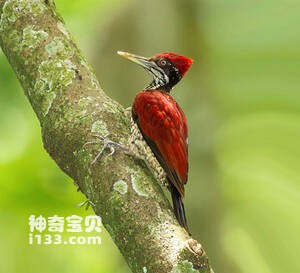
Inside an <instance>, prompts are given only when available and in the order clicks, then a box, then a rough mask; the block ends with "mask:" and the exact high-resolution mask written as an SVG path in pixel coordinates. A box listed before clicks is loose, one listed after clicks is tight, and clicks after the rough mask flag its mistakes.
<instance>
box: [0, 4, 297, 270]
mask: <svg viewBox="0 0 300 273" xmlns="http://www.w3.org/2000/svg"><path fill="white" fill-rule="evenodd" d="M55 2H56V6H57V9H58V11H59V12H60V14H61V15H62V16H63V18H64V19H65V22H66V24H67V27H68V28H69V29H70V31H71V33H72V34H73V36H74V37H75V39H76V41H77V42H78V45H79V47H80V48H81V49H82V51H83V52H84V54H85V55H86V56H87V58H88V60H89V62H90V63H91V64H92V66H93V67H94V69H95V71H96V74H97V76H98V78H99V80H100V82H101V85H102V87H103V88H104V90H105V91H106V92H107V93H108V94H109V95H110V96H111V97H113V98H114V99H116V100H118V101H119V102H121V103H122V104H123V105H124V106H126V107H127V106H130V104H131V102H132V100H133V98H134V95H135V93H136V92H137V91H139V90H140V89H141V88H143V87H144V86H145V85H146V84H148V82H149V81H150V78H149V77H148V76H147V75H146V74H145V72H144V71H142V69H139V68H137V67H136V66H134V65H133V64H131V63H129V62H127V61H125V60H123V59H121V58H120V57H119V56H117V55H116V51H117V50H124V51H129V52H132V53H136V54H140V55H145V56H151V55H153V54H155V53H158V52H161V51H175V52H178V53H181V54H184V55H187V56H189V57H192V58H193V59H194V60H195V63H194V65H193V66H192V68H191V69H190V71H189V73H188V74H187V75H186V77H185V79H184V80H183V81H182V82H181V83H180V84H179V85H178V86H177V88H176V89H175V91H174V92H173V94H174V96H175V98H176V99H177V101H178V102H179V104H180V105H181V106H182V108H183V109H184V111H185V112H186V115H187V119H188V122H189V134H190V137H189V143H190V179H189V183H188V185H187V187H186V200H185V203H186V210H187V217H188V220H189V223H190V229H191V231H192V233H193V235H194V237H195V238H196V239H198V240H200V241H201V242H202V243H203V245H204V247H205V249H206V250H207V253H208V255H209V257H210V260H211V263H212V265H213V267H214V269H215V272H216V273H218V272H223V273H240V272H243V273H253V272H255V273H271V272H272V273H283V272H292V273H297V272H300V259H299V258H298V254H299V253H300V145H299V141H300V92H299V87H300V69H299V61H300V54H299V53H300V50H299V48H300V28H299V27H298V26H299V20H300V16H299V14H300V3H299V1H293V0H273V1H271V0H260V1H258V0H252V1H250V0H248V1H247V0H246V1H238V0H226V1H225V0H215V1H209V0H176V1H175V0H174V1H171V0H164V1H159V0H152V1H138V0H125V1H121V0H110V1H109V0H98V1H97V0H86V1H80V0H72V1H71V0H56V1H55ZM0 128H1V129H0V186H1V198H0V213H1V218H0V242H1V244H0V257H1V262H0V272H9V273H10V272H11V273H14V272H32V273H34V272H41V271H42V272H44V273H47V272H64V273H69V272H70V273H71V272H72V273H74V272H75V273H77V272H78V273H81V272H90V273H92V272H98V273H99V272H103V273H104V272H105V273H110V272H114V273H129V272H130V270H129V268H128V267H127V265H126V264H125V262H124V261H123V258H122V256H121V255H120V253H119V252H118V250H117V248H116V247H115V246H114V244H113V242H112V240H111V239H110V237H109V235H108V233H107V232H106V231H102V233H101V238H102V244H101V245H83V246H82V245H76V246H68V245H59V246H56V245H51V246H49V245H37V244H34V245H29V244H28V233H29V226H28V217H29V216H30V215H31V214H35V215H43V216H45V217H47V216H52V215H54V214H58V215H61V216H69V215H72V214H76V215H81V216H84V215H89V214H92V211H91V210H88V211H86V210H84V209H83V208H78V207H77V206H76V204H78V203H80V202H82V201H84V197H83V196H82V195H81V194H80V193H77V192H76V187H75V186H74V185H73V183H72V181H71V179H70V178H68V177H67V176H66V175H64V174H63V173H62V172H61V171H60V170H59V168H58V167H57V166H56V165H55V163H54V162H53V161H52V160H51V159H50V158H49V156H48V155H47V154H46V152H45V151H44V149H43V145H42V142H41V135H40V127H39V123H38V120H37V118H36V117H35V115H34V113H33V111H32V109H31V107H30V105H29V103H28V101H27V100H26V98H25V96H24V95H23V91H22V90H21V87H20V85H19V83H18V82H17V80H16V77H15V75H14V73H13V71H12V69H11V68H10V66H9V64H8V62H7V60H6V58H5V56H4V55H3V53H2V52H1V51H0ZM141 272H142V270H141Z"/></svg>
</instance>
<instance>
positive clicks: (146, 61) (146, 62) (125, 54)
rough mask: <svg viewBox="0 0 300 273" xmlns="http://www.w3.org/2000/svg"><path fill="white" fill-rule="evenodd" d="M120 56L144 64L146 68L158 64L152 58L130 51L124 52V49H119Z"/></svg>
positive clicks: (148, 68)
mask: <svg viewBox="0 0 300 273" xmlns="http://www.w3.org/2000/svg"><path fill="white" fill-rule="evenodd" d="M117 53H118V54H119V55H120V56H122V57H124V58H126V59H128V60H130V61H132V62H134V63H136V64H138V65H140V66H142V67H143V68H145V69H146V70H150V69H151V67H152V68H153V67H155V66H156V64H155V62H153V61H152V60H151V59H150V58H145V57H142V56H138V55H134V54H131V53H128V52H123V51H118V52H117Z"/></svg>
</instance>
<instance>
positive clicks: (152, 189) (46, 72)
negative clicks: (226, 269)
mask: <svg viewBox="0 0 300 273" xmlns="http://www.w3.org/2000/svg"><path fill="white" fill-rule="evenodd" d="M0 15H1V18H0V46H1V47H2V50H3V52H4V53H5V55H6V56H7V58H8V60H9V62H10V64H11V66H12V68H13V69H14V71H15V74H16V76H17V78H18V79H19V81H20V83H21V85H22V87H23V89H24V92H25V95H26V96H27V98H28V99H29V101H30V104H31V105H32V107H33V109H34V111H35V113H36V115H37V117H38V119H39V121H40V124H41V128H42V136H43V142H44V147H45V149H46V150H47V152H48V153H49V155H50V156H51V157H52V158H53V159H54V160H55V162H56V163H57V164H58V166H59V167H60V168H61V169H62V170H63V171H64V172H65V173H67V174H68V175H69V176H70V177H72V178H73V179H74V181H75V183H76V184H77V186H78V187H79V189H80V190H81V191H82V192H83V193H84V194H85V195H86V197H87V199H88V200H89V201H90V203H91V204H92V207H93V209H94V211H95V213H96V214H97V215H99V216H101V218H102V222H103V224H104V226H105V228H106V229H107V230H108V232H109V233H110V235H111V236H112V238H113V240H114V242H115V243H116V245H117V246H118V247H119V249H120V251H121V253H122V254H123V256H124V258H125V259H126V261H127V263H128V265H129V266H130V268H131V270H132V272H144V273H145V272H148V273H160V272H161V273H166V272H172V273H184V272H189V273H190V272H203V273H204V272H205V273H208V272H213V271H212V269H211V267H210V265H209V262H208V258H207V256H206V254H205V252H204V250H203V248H202V247H201V245H200V244H199V243H198V242H197V241H196V240H194V239H192V238H191V237H190V236H189V235H188V234H187V233H186V231H185V230H184V229H183V228H181V227H180V226H179V224H178V222H177V221H176V219H175V217H174V214H173V211H172V208H171V206H170V204H169V202H168V200H167V198H166V197H165V196H164V194H163V191H162V189H161V187H160V185H159V184H158V182H157V181H155V179H154V178H153V176H152V174H151V173H150V172H149V170H148V169H147V168H146V167H145V165H144V164H143V162H141V161H139V160H137V159H134V158H132V157H130V156H128V155H126V154H124V153H122V152H119V151H116V153H115V154H113V155H112V156H109V155H108V154H109V151H108V152H107V151H105V152H104V154H103V156H102V157H101V159H100V160H98V161H97V162H96V164H94V165H91V162H92V161H93V159H94V157H95V156H96V154H97V152H98V151H99V150H100V149H101V146H97V145H96V146H92V145H84V144H85V143H86V142H88V141H91V140H94V135H96V134H98V135H103V136H104V135H107V134H109V137H110V139H112V140H114V141H116V142H118V143H123V144H126V142H127V139H128V137H129V132H130V131H129V126H130V124H129V119H128V117H127V116H126V115H125V110H124V108H123V107H122V106H121V105H120V104H118V103H117V102H115V101H113V100H112V99H110V98H109V97H108V96H107V95H106V94H105V93H104V92H103V90H102V89H101V87H100V85H99V83H98V81H97V79H96V77H95V74H94V73H93V70H92V69H91V67H90V66H89V65H88V63H87V61H86V59H85V58H84V57H83V55H82V53H81V52H80V50H79V49H78V48H77V46H76V44H75V42H74V40H73V38H72V36H71V35H70V33H69V32H68V30H67V29H66V27H65V25H64V22H63V21H62V19H61V17H60V16H59V15H58V14H57V12H56V10H55V4H54V2H53V0H45V1H42V0H6V1H5V0H0Z"/></svg>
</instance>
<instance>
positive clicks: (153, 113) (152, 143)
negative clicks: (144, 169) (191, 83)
mask: <svg viewBox="0 0 300 273" xmlns="http://www.w3.org/2000/svg"><path fill="white" fill-rule="evenodd" d="M118 54H119V55H121V56H122V57H124V58H126V59H128V60H131V61H133V62H135V63H137V64H138V65H140V66H141V67H143V68H144V69H145V70H146V71H147V72H148V73H150V74H151V75H152V76H153V81H152V82H151V83H150V85H148V86H147V87H146V88H144V90H142V91H141V92H139V93H138V94H137V95H136V96H135V99H134V103H133V106H132V109H131V115H132V127H131V128H132V129H131V138H130V143H131V144H132V145H131V147H133V146H135V147H136V148H137V149H139V150H140V153H143V154H145V158H146V160H145V161H146V164H147V165H148V166H149V165H150V166H151V169H152V170H153V171H154V173H155V176H156V177H157V178H158V179H159V180H160V181H161V182H162V183H163V184H164V185H167V187H168V188H169V190H170V192H171V196H172V201H173V207H174V213H175V216H176V218H177V220H178V222H179V223H180V225H181V226H182V227H183V228H185V229H186V230H187V231H188V232H189V229H188V225H187V220H186V216H185V210H184V205H183V198H184V186H185V184H186V183H187V180H188V128H187V122H186V117H185V115H184V112H183V111H182V109H181V108H180V107H179V105H178V104H177V102H176V101H175V100H174V98H172V96H171V95H170V91H171V90H172V88H173V87H174V86H175V85H176V84H177V83H178V82H179V81H180V80H181V79H182V78H183V76H184V75H185V73H186V72H187V71H188V69H189V68H190V66H191V65H192V63H193V60H192V59H190V58H187V57H185V56H182V55H178V54H175V53H173V52H164V53H160V54H156V55H154V56H152V57H150V58H145V57H141V56H137V55H134V54H131V53H127V52H122V51H118ZM143 142H144V143H146V145H145V146H143ZM141 150H142V151H141ZM152 155H154V156H153V157H152ZM153 158H154V160H153Z"/></svg>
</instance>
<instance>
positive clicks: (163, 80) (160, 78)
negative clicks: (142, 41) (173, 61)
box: [151, 67, 169, 87]
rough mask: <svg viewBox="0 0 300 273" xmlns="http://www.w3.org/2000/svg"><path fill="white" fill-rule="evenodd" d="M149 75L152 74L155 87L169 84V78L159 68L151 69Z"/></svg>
mask: <svg viewBox="0 0 300 273" xmlns="http://www.w3.org/2000/svg"><path fill="white" fill-rule="evenodd" d="M151 73H152V74H153V77H154V80H155V83H156V86H157V87H158V86H162V85H166V84H168V83H169V77H168V76H167V75H166V74H165V73H164V71H163V70H162V69H161V68H160V67H155V68H153V67H151Z"/></svg>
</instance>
